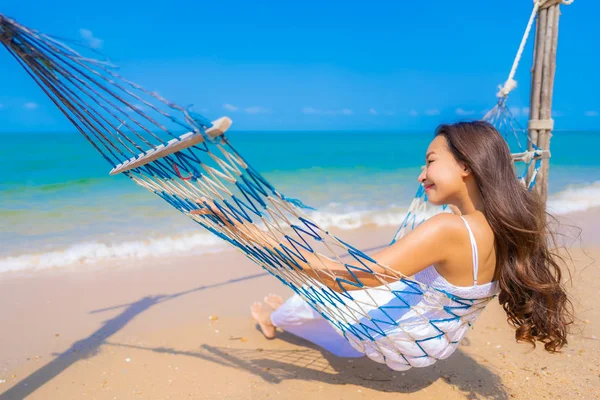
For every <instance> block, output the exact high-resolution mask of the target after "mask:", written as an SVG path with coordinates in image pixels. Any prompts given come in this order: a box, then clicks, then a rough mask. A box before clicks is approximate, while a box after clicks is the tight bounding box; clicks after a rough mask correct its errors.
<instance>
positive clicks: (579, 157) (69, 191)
mask: <svg viewBox="0 0 600 400" xmlns="http://www.w3.org/2000/svg"><path fill="white" fill-rule="evenodd" d="M228 137H229V139H230V141H231V143H232V144H233V145H234V146H235V148H236V149H237V150H238V151H239V152H240V153H241V154H242V155H243V156H244V157H245V159H246V160H247V161H248V162H249V163H250V164H251V165H253V167H254V168H255V169H257V170H258V171H260V172H261V173H262V174H263V176H265V177H266V178H267V179H268V180H269V181H270V182H271V183H272V184H273V185H274V186H275V187H276V188H277V189H278V191H279V192H281V193H283V194H284V195H286V196H288V197H293V198H298V199H301V200H302V201H303V202H304V203H305V204H306V205H309V206H311V207H314V208H315V210H314V211H310V212H309V214H311V217H312V219H313V220H315V221H316V222H318V223H319V224H321V225H322V226H324V227H336V228H338V229H341V230H350V229H357V228H360V227H363V226H367V225H370V226H379V227H393V226H398V225H399V224H400V223H401V222H402V220H403V219H404V217H405V215H406V212H407V208H408V206H409V204H410V202H411V200H412V198H413V197H414V195H415V193H416V191H417V189H418V186H419V183H418V182H417V177H418V175H419V173H420V169H421V166H422V165H423V163H424V154H425V150H426V148H427V145H428V143H429V142H430V141H431V140H432V138H433V133H432V132H403V131H390V132H364V131H335V132H317V131H309V132H302V131H288V132H271V131H269V132H243V131H232V132H229V133H228ZM0 140H1V141H2V146H0V176H1V179H0V272H7V271H19V270H37V269H45V268H61V267H76V268H80V267H84V266H85V265H88V264H93V263H99V262H100V263H101V262H104V263H110V262H112V261H116V260H127V259H132V260H136V259H144V258H148V257H164V256H169V255H173V254H182V253H189V254H202V253H207V252H218V251H223V250H226V249H228V248H229V247H228V246H229V245H227V244H226V243H224V242H223V241H222V240H221V239H218V238H216V237H214V236H213V235H212V234H210V233H208V232H206V231H204V230H203V229H202V227H200V226H199V225H197V224H196V223H194V222H193V221H192V220H190V219H189V218H187V217H185V216H184V215H183V214H181V213H179V212H178V211H177V210H175V209H174V208H172V207H171V206H170V205H168V204H167V203H166V202H165V201H163V200H162V199H160V198H159V197H158V196H156V195H154V194H152V193H150V192H148V191H147V190H145V189H143V188H141V187H139V186H137V185H135V184H134V183H133V182H132V181H131V180H129V179H127V178H126V177H124V176H110V175H109V174H108V172H109V171H110V169H111V167H110V166H109V165H108V164H107V163H106V161H105V160H104V159H103V158H102V157H101V156H100V155H99V154H98V153H97V152H96V151H95V150H94V148H93V147H92V146H91V145H89V143H88V142H87V141H85V139H84V138H83V137H82V136H81V135H79V134H77V133H46V134H44V133H0ZM597 148H600V131H596V132H594V131H585V132H579V131H557V132H555V133H554V136H553V137H552V159H551V160H552V161H551V166H550V179H549V192H550V195H549V201H548V208H549V210H550V211H551V212H553V213H555V214H558V215H560V214H567V213H571V212H576V211H585V210H588V209H591V208H593V207H598V206H600V157H598V156H597V154H596V153H595V152H594V151H586V149H597ZM516 150H518V149H516ZM390 240H391V238H390ZM358 245H359V244H358Z"/></svg>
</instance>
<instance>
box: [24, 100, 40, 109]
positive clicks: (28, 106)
mask: <svg viewBox="0 0 600 400" xmlns="http://www.w3.org/2000/svg"><path fill="white" fill-rule="evenodd" d="M23 108H25V109H26V110H35V109H36V108H38V105H37V103H34V102H33V101H28V102H27V103H25V104H23Z"/></svg>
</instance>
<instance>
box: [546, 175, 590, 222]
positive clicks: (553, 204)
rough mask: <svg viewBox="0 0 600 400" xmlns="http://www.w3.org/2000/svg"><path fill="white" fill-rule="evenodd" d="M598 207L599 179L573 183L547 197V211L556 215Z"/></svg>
mask: <svg viewBox="0 0 600 400" xmlns="http://www.w3.org/2000/svg"><path fill="white" fill-rule="evenodd" d="M594 207H600V181H596V182H594V183H591V184H587V185H573V186H568V187H567V188H566V189H564V190H562V191H560V192H558V193H555V194H553V195H551V196H550V197H549V198H548V211H549V212H551V213H554V214H557V215H562V214H568V213H571V212H576V211H585V210H589V209H591V208H594Z"/></svg>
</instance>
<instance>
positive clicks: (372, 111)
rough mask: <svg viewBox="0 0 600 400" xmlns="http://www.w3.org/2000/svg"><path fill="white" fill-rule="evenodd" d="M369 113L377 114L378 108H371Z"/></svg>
mask: <svg viewBox="0 0 600 400" xmlns="http://www.w3.org/2000/svg"><path fill="white" fill-rule="evenodd" d="M369 114H371V115H377V110H376V109H374V108H369Z"/></svg>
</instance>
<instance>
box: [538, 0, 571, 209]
mask: <svg viewBox="0 0 600 400" xmlns="http://www.w3.org/2000/svg"><path fill="white" fill-rule="evenodd" d="M572 1H573V0H568V1H566V0H548V1H546V2H544V3H543V4H542V5H540V8H539V11H538V18H537V23H536V35H535V49H534V55H533V66H532V70H531V73H532V77H531V97H530V107H529V124H528V130H529V137H530V138H531V142H532V143H535V144H536V146H537V147H539V148H540V149H542V150H550V138H551V137H552V129H553V128H554V121H553V120H552V92H553V88H554V73H555V71H556V48H557V45H558V20H559V17H560V4H561V3H565V4H570V3H572ZM532 149H533V146H532V144H531V143H529V150H532ZM549 167H550V159H549V157H548V156H544V157H543V158H542V164H541V167H540V169H539V171H538V176H537V179H536V184H535V188H536V191H537V192H538V193H539V194H540V196H541V197H542V198H543V199H544V201H546V199H547V197H548V172H549ZM533 172H534V170H533V167H532V168H530V169H529V171H528V181H529V180H530V179H531V177H532V174H533Z"/></svg>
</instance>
